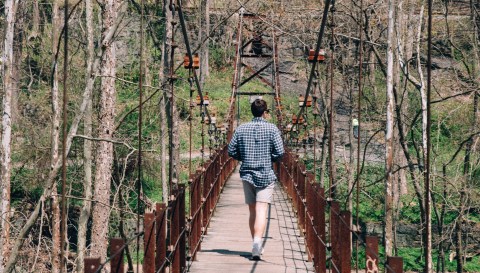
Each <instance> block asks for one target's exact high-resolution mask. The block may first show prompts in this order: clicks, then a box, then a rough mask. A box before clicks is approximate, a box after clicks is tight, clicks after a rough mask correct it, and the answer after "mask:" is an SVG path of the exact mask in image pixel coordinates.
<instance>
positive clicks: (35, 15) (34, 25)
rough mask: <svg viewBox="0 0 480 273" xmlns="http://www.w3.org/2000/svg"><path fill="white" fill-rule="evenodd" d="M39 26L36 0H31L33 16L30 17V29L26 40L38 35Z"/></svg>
mask: <svg viewBox="0 0 480 273" xmlns="http://www.w3.org/2000/svg"><path fill="white" fill-rule="evenodd" d="M39 27H40V10H39V8H38V0H34V1H33V17H32V30H31V31H30V34H29V35H28V38H27V40H30V39H35V38H37V37H38V34H39Z"/></svg>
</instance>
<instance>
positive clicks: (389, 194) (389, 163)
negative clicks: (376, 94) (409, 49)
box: [384, 0, 395, 256]
mask: <svg viewBox="0 0 480 273" xmlns="http://www.w3.org/2000/svg"><path fill="white" fill-rule="evenodd" d="M394 14H395V0H389V1H388V34H387V35H388V38H387V109H386V111H387V128H386V134H385V179H386V183H385V189H386V195H385V230H384V236H385V255H387V256H392V254H393V245H392V244H393V190H394V189H393V174H392V171H393V170H392V168H393V154H394V151H393V129H394V128H393V123H394V120H393V119H394V112H393V111H394V107H393V105H394V100H395V98H394V94H393V88H394V87H393V64H394V60H393V46H394V27H395V16H394Z"/></svg>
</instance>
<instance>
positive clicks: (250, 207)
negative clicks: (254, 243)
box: [248, 203, 257, 239]
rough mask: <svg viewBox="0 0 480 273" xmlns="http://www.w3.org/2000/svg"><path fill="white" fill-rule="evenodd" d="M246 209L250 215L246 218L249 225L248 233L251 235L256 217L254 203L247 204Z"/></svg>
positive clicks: (253, 231)
mask: <svg viewBox="0 0 480 273" xmlns="http://www.w3.org/2000/svg"><path fill="white" fill-rule="evenodd" d="M248 210H249V211H250V217H249V219H248V225H249V226H250V234H251V235H252V239H253V236H254V234H255V218H256V215H257V213H256V203H253V204H248Z"/></svg>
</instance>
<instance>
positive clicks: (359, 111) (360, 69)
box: [355, 0, 363, 273]
mask: <svg viewBox="0 0 480 273" xmlns="http://www.w3.org/2000/svg"><path fill="white" fill-rule="evenodd" d="M359 20H360V26H359V28H360V30H359V33H360V41H359V44H358V103H357V107H358V108H357V120H358V128H357V179H356V188H357V196H356V207H355V215H356V216H355V227H356V228H355V230H356V232H360V230H359V226H360V216H359V212H360V148H361V138H362V137H361V136H362V134H361V132H362V130H361V128H362V127H361V125H362V94H363V90H362V88H363V85H362V80H363V0H360V18H359ZM355 259H356V263H355V272H356V273H358V265H359V261H358V240H356V243H355Z"/></svg>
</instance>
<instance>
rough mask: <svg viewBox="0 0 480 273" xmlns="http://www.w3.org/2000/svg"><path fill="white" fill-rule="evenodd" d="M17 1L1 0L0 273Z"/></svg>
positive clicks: (4, 252)
mask: <svg viewBox="0 0 480 273" xmlns="http://www.w3.org/2000/svg"><path fill="white" fill-rule="evenodd" d="M17 5H18V0H6V1H5V6H4V9H5V18H6V29H5V40H4V47H3V56H2V59H3V62H2V64H3V65H2V72H3V75H2V77H3V91H4V92H3V103H2V108H3V115H2V136H1V140H2V143H1V150H0V152H1V153H0V154H1V157H0V177H1V197H2V198H1V211H0V213H1V215H3V216H4V217H2V218H1V220H0V230H1V233H0V272H3V269H4V266H5V262H6V259H7V257H8V255H9V250H10V182H11V181H10V179H11V150H10V148H11V147H10V146H11V138H12V120H11V116H12V108H11V106H12V95H13V92H14V90H13V89H14V88H15V86H16V83H15V80H14V77H15V75H13V66H14V65H15V63H14V62H15V60H14V58H13V41H14V40H13V37H14V30H15V15H16V8H17Z"/></svg>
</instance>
